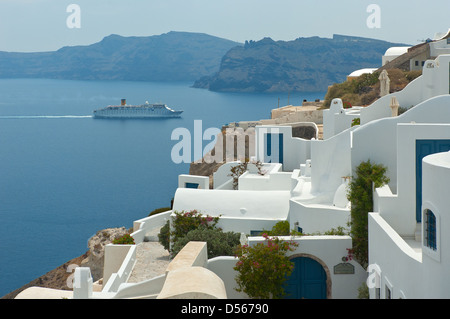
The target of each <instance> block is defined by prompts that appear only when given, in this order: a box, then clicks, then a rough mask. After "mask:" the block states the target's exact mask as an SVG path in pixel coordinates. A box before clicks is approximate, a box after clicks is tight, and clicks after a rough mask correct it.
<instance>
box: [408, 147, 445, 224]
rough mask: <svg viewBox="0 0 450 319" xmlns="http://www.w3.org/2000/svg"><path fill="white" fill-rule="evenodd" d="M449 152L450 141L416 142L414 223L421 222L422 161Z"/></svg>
mask: <svg viewBox="0 0 450 319" xmlns="http://www.w3.org/2000/svg"><path fill="white" fill-rule="evenodd" d="M449 150H450V140H416V221H417V222H418V223H420V222H421V221H422V214H421V210H422V159H423V158H424V157H425V156H427V155H430V154H434V153H440V152H447V151H449Z"/></svg>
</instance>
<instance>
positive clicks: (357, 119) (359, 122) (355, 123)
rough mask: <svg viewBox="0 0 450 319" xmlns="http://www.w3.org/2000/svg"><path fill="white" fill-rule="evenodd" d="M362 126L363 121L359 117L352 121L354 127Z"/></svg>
mask: <svg viewBox="0 0 450 319" xmlns="http://www.w3.org/2000/svg"><path fill="white" fill-rule="evenodd" d="M360 124H361V119H360V118H359V117H357V118H354V119H353V120H352V126H355V125H360Z"/></svg>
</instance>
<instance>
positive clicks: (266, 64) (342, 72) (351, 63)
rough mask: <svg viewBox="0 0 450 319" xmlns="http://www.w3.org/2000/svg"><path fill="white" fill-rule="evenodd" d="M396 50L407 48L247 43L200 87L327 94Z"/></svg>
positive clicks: (332, 42)
mask: <svg viewBox="0 0 450 319" xmlns="http://www.w3.org/2000/svg"><path fill="white" fill-rule="evenodd" d="M392 46H404V44H398V43H391V42H387V41H381V40H375V39H369V38H361V37H353V36H343V35H334V36H333V38H332V39H328V38H320V37H309V38H298V39H295V40H293V41H274V40H272V39H271V38H264V39H262V40H260V41H246V42H245V45H244V46H239V47H234V48H232V49H231V50H229V51H228V52H227V53H226V54H225V56H224V57H223V58H222V62H221V65H220V70H219V71H218V72H216V73H215V74H213V75H209V76H205V77H202V78H200V79H198V80H197V81H196V82H195V83H194V87H196V88H205V89H209V90H211V91H220V92H236V91H239V92H325V91H326V90H327V88H328V86H330V85H332V84H334V83H340V82H342V81H344V80H345V79H346V77H347V75H348V74H350V73H351V72H353V71H355V70H358V69H362V68H378V67H380V66H381V57H382V56H383V54H384V53H385V52H386V50H387V49H388V48H390V47H392Z"/></svg>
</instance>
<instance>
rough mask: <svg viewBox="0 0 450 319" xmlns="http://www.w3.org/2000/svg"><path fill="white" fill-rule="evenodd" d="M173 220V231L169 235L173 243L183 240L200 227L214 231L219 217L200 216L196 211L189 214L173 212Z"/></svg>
mask: <svg viewBox="0 0 450 319" xmlns="http://www.w3.org/2000/svg"><path fill="white" fill-rule="evenodd" d="M174 214H175V218H174V219H173V220H172V228H173V231H172V232H171V233H170V235H171V240H172V242H173V243H175V242H176V241H177V240H178V239H180V238H183V237H184V236H186V234H187V233H189V232H190V231H191V230H195V229H197V228H199V227H200V226H202V227H205V228H206V229H215V228H216V225H217V223H218V221H219V217H211V216H209V215H206V216H204V215H202V214H201V213H199V212H198V211H197V210H191V211H189V212H181V213H180V212H174Z"/></svg>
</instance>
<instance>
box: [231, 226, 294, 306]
mask: <svg viewBox="0 0 450 319" xmlns="http://www.w3.org/2000/svg"><path fill="white" fill-rule="evenodd" d="M263 237H264V238H265V239H266V241H267V242H265V243H258V244H256V245H254V246H248V245H243V246H241V245H240V246H238V249H237V250H236V256H237V257H238V258H239V261H238V262H237V263H236V266H235V267H234V268H233V269H234V270H236V271H237V272H238V275H237V276H236V283H237V284H238V287H237V288H236V290H237V291H239V292H244V293H246V294H247V295H248V296H249V297H250V298H258V299H268V298H274V299H279V298H281V297H282V296H283V295H284V294H285V292H284V288H283V286H284V283H285V281H286V279H287V278H288V277H289V275H290V274H291V273H292V270H293V268H294V264H293V263H292V262H291V261H290V260H289V258H288V257H287V256H286V253H287V252H288V251H292V250H293V249H294V247H295V246H297V245H298V244H297V243H295V242H288V241H283V240H281V239H279V238H276V237H274V238H270V237H269V236H268V235H267V234H266V233H264V234H263Z"/></svg>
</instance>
